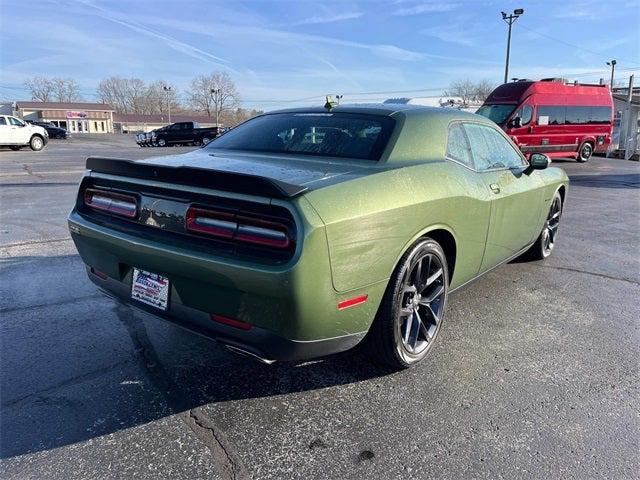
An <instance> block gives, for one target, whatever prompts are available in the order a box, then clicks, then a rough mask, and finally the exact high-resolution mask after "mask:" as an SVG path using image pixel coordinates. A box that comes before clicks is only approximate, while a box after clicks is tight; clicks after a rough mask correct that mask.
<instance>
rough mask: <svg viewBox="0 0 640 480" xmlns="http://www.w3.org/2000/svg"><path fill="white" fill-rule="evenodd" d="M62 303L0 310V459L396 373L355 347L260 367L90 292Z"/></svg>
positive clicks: (203, 340) (216, 345)
mask: <svg viewBox="0 0 640 480" xmlns="http://www.w3.org/2000/svg"><path fill="white" fill-rule="evenodd" d="M25 258H29V257H23V259H22V260H20V259H19V258H16V259H12V260H15V261H17V262H20V261H24V259H25ZM39 288H44V286H42V285H40V287H39ZM70 302H73V300H70ZM70 305H71V306H72V307H73V311H71V310H70V308H71V307H65V310H56V309H55V308H48V309H44V310H43V311H42V312H43V314H42V316H41V318H40V315H41V314H40V313H39V312H34V313H33V315H30V317H29V321H28V322H27V321H24V322H23V320H21V318H19V316H20V315H21V314H20V313H15V312H8V311H6V310H5V311H4V312H3V313H1V315H2V316H3V319H2V322H1V323H0V334H1V336H2V338H1V339H2V344H3V348H2V349H1V350H0V361H1V363H0V365H2V366H1V370H0V374H1V376H0V392H2V395H1V410H0V421H1V422H2V428H1V429H0V458H3V459H6V458H10V457H15V456H19V455H24V454H29V453H34V452H39V451H46V450H50V449H54V448H58V447H62V446H65V445H71V444H75V443H78V442H84V441H87V440H90V439H94V438H97V437H100V436H104V435H109V434H113V433H117V432H119V431H122V430H125V429H130V428H134V427H137V426H141V425H144V424H147V423H149V422H153V421H156V420H161V419H163V418H165V417H168V416H171V415H174V414H179V413H183V412H186V417H189V416H190V415H191V416H193V414H194V412H199V414H200V415H201V414H202V412H201V411H200V410H196V409H199V407H204V406H207V405H210V404H216V403H219V402H226V401H233V400H244V399H254V398H262V397H271V396H275V395H285V394H290V393H298V392H306V391H312V390H318V389H325V388H330V387H333V386H338V385H344V384H350V383H354V382H361V381H364V380H367V379H371V378H377V377H380V376H384V375H389V374H392V373H394V371H393V370H392V369H390V368H386V367H382V366H377V365H375V364H373V363H371V362H370V360H369V359H368V358H366V357H365V356H364V355H363V354H362V353H360V352H359V349H358V348H356V349H355V350H353V351H350V352H345V353H343V354H338V355H333V356H330V357H327V358H324V359H319V360H314V361H308V362H304V363H298V364H294V363H276V364H274V365H271V366H267V365H262V364H260V363H257V362H254V361H252V360H250V359H247V358H245V357H241V356H237V355H234V354H231V353H228V352H227V351H226V349H224V347H222V346H221V345H219V344H217V343H216V342H214V341H212V340H208V339H205V338H202V337H199V336H197V335H194V334H192V333H190V332H186V331H184V330H182V329H180V328H178V327H175V326H173V325H170V324H168V323H166V322H163V321H161V320H159V319H157V318H154V317H152V316H150V315H147V314H145V313H143V312H139V311H138V310H136V309H133V308H131V307H129V306H127V305H124V304H121V303H118V302H116V301H115V300H112V299H109V298H106V297H104V296H103V295H102V294H100V293H98V292H95V295H91V296H87V295H85V296H82V297H79V298H78V300H77V302H76V303H70ZM29 308H30V307H27V308H26V310H29ZM34 308H36V307H34ZM37 308H40V307H37ZM57 308H58V307H57ZM14 315H15V316H14ZM11 316H14V318H13V319H10V318H9V317H11ZM72 316H73V318H71V317H72ZM34 317H35V318H36V321H33V320H32V318H34ZM79 336H80V337H81V338H82V337H84V338H82V339H81V340H79V339H78V337H79ZM92 337H93V338H92ZM93 359H99V360H95V364H94V363H93V362H94V360H93ZM83 363H87V365H86V366H83Z"/></svg>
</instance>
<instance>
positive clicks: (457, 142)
mask: <svg viewBox="0 0 640 480" xmlns="http://www.w3.org/2000/svg"><path fill="white" fill-rule="evenodd" d="M447 157H449V158H450V159H452V160H455V161H457V162H460V163H462V164H463V165H466V166H467V167H469V168H473V160H472V159H471V148H470V147H469V140H467V135H466V134H465V133H464V129H463V128H462V124H460V123H454V124H453V125H451V127H449V137H448V139H447Z"/></svg>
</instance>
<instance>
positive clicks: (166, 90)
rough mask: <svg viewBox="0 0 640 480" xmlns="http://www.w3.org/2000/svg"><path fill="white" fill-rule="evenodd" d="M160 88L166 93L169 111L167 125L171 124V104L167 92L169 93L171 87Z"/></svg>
mask: <svg viewBox="0 0 640 480" xmlns="http://www.w3.org/2000/svg"><path fill="white" fill-rule="evenodd" d="M162 88H164V91H165V92H167V110H169V123H171V103H170V102H169V92H170V91H171V87H167V86H166V85H165V86H164V87H162Z"/></svg>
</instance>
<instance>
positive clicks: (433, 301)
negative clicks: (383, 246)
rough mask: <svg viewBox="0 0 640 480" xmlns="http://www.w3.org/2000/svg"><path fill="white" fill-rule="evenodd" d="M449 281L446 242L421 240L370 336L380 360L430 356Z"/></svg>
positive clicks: (399, 271) (403, 361)
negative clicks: (440, 243)
mask: <svg viewBox="0 0 640 480" xmlns="http://www.w3.org/2000/svg"><path fill="white" fill-rule="evenodd" d="M448 286H449V277H448V267H447V261H446V257H445V255H444V252H443V250H442V247H440V245H439V244H438V243H437V242H435V241H434V240H432V239H430V238H426V239H424V240H420V241H419V242H417V243H416V244H415V245H414V246H413V247H412V248H411V249H409V251H408V252H407V253H406V254H405V255H404V256H403V258H402V259H401V260H400V263H399V264H398V267H397V268H396V271H395V273H394V276H393V277H392V279H391V283H390V284H389V287H388V288H387V292H386V294H385V297H384V298H383V301H382V306H381V307H380V311H379V313H378V315H377V317H376V319H375V321H374V323H373V325H372V326H371V330H370V331H369V334H368V336H367V337H368V338H367V343H368V347H369V352H370V353H371V354H372V355H373V356H374V357H375V359H376V360H379V361H382V362H384V363H387V364H390V365H392V366H394V367H396V368H407V367H409V366H411V365H412V364H414V363H416V362H419V361H420V360H422V359H423V358H424V357H425V356H426V355H427V352H428V351H429V349H430V348H431V346H432V345H433V343H434V341H435V338H436V336H437V335H438V332H439V331H440V327H441V325H442V320H443V319H444V314H445V306H446V302H447V291H448Z"/></svg>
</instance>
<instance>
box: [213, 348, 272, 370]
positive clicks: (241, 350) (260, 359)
mask: <svg viewBox="0 0 640 480" xmlns="http://www.w3.org/2000/svg"><path fill="white" fill-rule="evenodd" d="M223 345H224V346H225V347H227V350H229V351H231V352H233V353H237V354H238V355H242V356H245V357H249V358H251V359H252V360H256V361H257V362H260V363H262V364H264V365H272V364H273V363H275V360H270V359H268V358H263V357H261V356H260V355H257V354H255V353H253V352H250V351H249V350H245V349H244V348H241V347H238V346H236V345H229V344H228V343H224V344H223Z"/></svg>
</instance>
